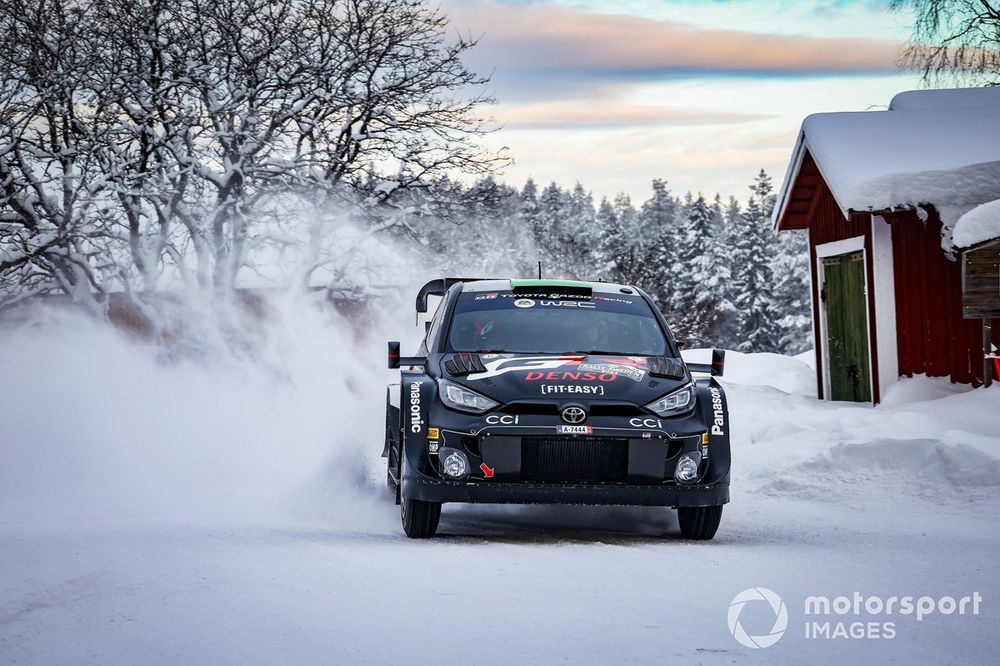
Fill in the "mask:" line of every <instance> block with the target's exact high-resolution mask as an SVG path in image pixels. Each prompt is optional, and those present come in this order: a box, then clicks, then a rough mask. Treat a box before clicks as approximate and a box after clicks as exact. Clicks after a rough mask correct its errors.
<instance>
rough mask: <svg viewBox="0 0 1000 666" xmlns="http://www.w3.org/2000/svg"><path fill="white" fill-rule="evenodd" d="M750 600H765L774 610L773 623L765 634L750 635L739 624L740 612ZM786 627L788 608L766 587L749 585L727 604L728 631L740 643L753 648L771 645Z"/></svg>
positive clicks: (778, 638) (777, 639)
mask: <svg viewBox="0 0 1000 666" xmlns="http://www.w3.org/2000/svg"><path fill="white" fill-rule="evenodd" d="M751 601H764V602H767V603H768V604H770V606H771V610H772V611H774V625H773V626H772V627H771V631H769V632H768V633H766V634H762V635H760V636H751V635H750V634H748V633H747V632H746V629H744V628H743V625H742V624H740V613H742V612H743V607H744V606H746V605H747V603H749V602H751ZM787 628H788V608H786V607H785V602H784V601H782V600H781V597H779V596H778V595H777V594H775V593H774V592H772V591H771V590H769V589H767V588H766V587H751V588H750V589H748V590H743V591H742V592H740V593H739V594H737V595H736V597H735V598H734V599H733V601H732V603H730V604H729V633H731V634H732V635H733V638H735V639H736V640H737V641H739V643H740V645H743V646H745V647H748V648H754V649H757V648H766V647H771V646H772V645H774V644H775V643H777V642H778V641H779V640H781V637H782V636H784V635H785V629H787Z"/></svg>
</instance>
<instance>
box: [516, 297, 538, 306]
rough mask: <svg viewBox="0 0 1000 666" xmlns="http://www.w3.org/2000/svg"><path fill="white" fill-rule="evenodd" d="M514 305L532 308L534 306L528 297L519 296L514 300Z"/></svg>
mask: <svg viewBox="0 0 1000 666" xmlns="http://www.w3.org/2000/svg"><path fill="white" fill-rule="evenodd" d="M514 307H516V308H533V307H535V302H534V301H533V300H531V299H530V298H519V299H517V300H516V301H514Z"/></svg>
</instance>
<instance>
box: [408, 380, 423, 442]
mask: <svg viewBox="0 0 1000 666" xmlns="http://www.w3.org/2000/svg"><path fill="white" fill-rule="evenodd" d="M422 423H423V421H421V420H420V384H419V383H417V382H411V383H410V432H412V433H418V432H420V428H421V424H422Z"/></svg>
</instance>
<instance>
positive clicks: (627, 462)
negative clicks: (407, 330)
mask: <svg viewBox="0 0 1000 666" xmlns="http://www.w3.org/2000/svg"><path fill="white" fill-rule="evenodd" d="M431 295H438V296H443V297H444V298H443V300H442V301H441V302H440V304H439V306H438V308H437V311H436V312H435V313H434V316H433V318H432V319H431V321H430V322H429V323H428V324H427V331H426V336H425V338H424V341H423V342H422V343H421V345H420V349H419V351H418V355H417V356H412V357H401V356H400V355H399V343H398V342H390V343H389V367H390V368H400V367H402V368H404V369H403V370H402V371H401V373H400V382H399V383H398V384H392V385H390V386H389V387H388V395H387V400H386V402H387V404H386V438H385V448H384V450H383V453H382V455H383V457H385V458H387V459H388V473H387V476H388V483H389V486H390V487H391V488H394V489H395V490H396V499H397V502H398V503H399V504H400V505H401V514H402V522H403V530H404V531H405V532H406V535H407V536H409V537H430V536H433V535H434V533H435V531H436V530H437V526H438V520H439V518H440V516H441V505H442V504H443V503H445V502H503V503H520V504H537V503H552V504H618V505H649V506H668V507H676V508H677V515H678V519H679V523H680V528H681V534H682V535H683V536H684V537H686V538H689V539H711V538H712V537H713V536H715V532H716V530H717V529H718V526H719V521H720V519H721V517H722V505H723V504H725V503H726V502H728V501H729V416H728V411H727V407H726V396H725V393H724V391H723V390H722V387H721V386H720V385H719V384H718V383H717V382H716V381H715V379H714V378H713V375H721V374H722V369H723V361H724V356H723V352H721V351H716V352H714V353H713V357H712V364H711V365H707V364H706V365H696V364H692V363H688V364H685V362H684V361H683V360H682V359H681V357H680V353H679V351H678V345H677V344H676V343H675V341H674V339H673V337H672V336H671V334H670V329H669V327H668V326H667V323H666V322H665V321H664V319H663V316H662V315H661V314H660V312H659V311H658V310H657V309H656V307H655V306H654V305H653V304H652V302H651V301H650V299H649V297H648V296H647V295H646V294H645V293H643V292H642V290H640V289H638V288H636V287H633V286H626V285H618V284H608V283H591V282H568V281H551V280H474V279H469V278H443V279H439V280H433V281H431V282H429V283H427V284H426V285H424V287H423V288H422V289H421V290H420V293H419V295H418V296H417V312H418V313H419V312H426V311H427V299H428V297H429V296H431ZM692 372H694V373H699V375H700V376H698V377H693V376H692Z"/></svg>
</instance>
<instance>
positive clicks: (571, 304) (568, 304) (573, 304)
mask: <svg viewBox="0 0 1000 666" xmlns="http://www.w3.org/2000/svg"><path fill="white" fill-rule="evenodd" d="M538 304H539V305H541V306H542V307H543V308H544V307H548V308H584V309H586V310H593V309H594V308H595V307H597V306H596V305H594V304H593V303H588V302H587V301H538ZM514 305H517V301H514ZM532 305H534V303H532ZM519 307H530V306H519Z"/></svg>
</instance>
